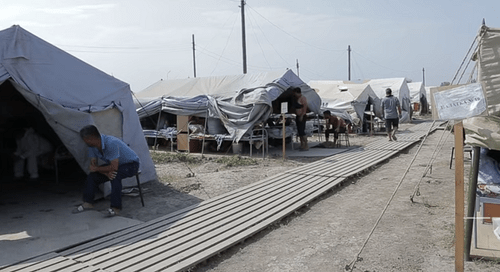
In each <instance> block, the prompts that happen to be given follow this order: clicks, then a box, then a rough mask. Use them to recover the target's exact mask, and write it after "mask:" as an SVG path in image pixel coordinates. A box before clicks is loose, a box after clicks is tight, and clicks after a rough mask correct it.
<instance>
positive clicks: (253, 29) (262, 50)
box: [248, 16, 272, 69]
mask: <svg viewBox="0 0 500 272" xmlns="http://www.w3.org/2000/svg"><path fill="white" fill-rule="evenodd" d="M248 18H249V19H250V20H248V22H249V23H250V24H251V25H252V26H253V24H252V19H254V18H253V16H248ZM251 29H252V33H253V35H254V37H255V40H256V41H257V44H258V45H259V48H260V51H261V52H262V57H263V58H264V60H265V61H266V63H267V66H269V69H272V68H271V64H269V61H268V60H267V57H266V53H265V52H264V49H263V48H262V45H261V44H260V40H259V38H258V37H257V34H256V33H255V28H254V27H251Z"/></svg>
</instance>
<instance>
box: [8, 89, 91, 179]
mask: <svg viewBox="0 0 500 272" xmlns="http://www.w3.org/2000/svg"><path fill="white" fill-rule="evenodd" d="M24 128H33V129H34V131H35V132H36V133H37V134H38V135H40V136H41V137H43V138H45V139H46V140H48V142H49V143H50V144H51V146H52V149H53V151H55V149H56V148H57V147H58V146H61V145H62V141H61V139H60V138H59V136H58V135H57V133H56V132H55V131H54V130H53V129H52V127H51V126H50V125H49V124H48V122H47V121H46V120H45V118H44V116H43V114H42V113H41V112H40V111H39V110H38V109H37V108H36V107H34V106H33V105H32V104H31V103H30V102H28V101H27V100H26V99H25V98H24V97H23V95H21V93H20V92H19V90H17V89H16V87H15V85H14V84H12V83H11V81H10V80H6V81H4V82H3V83H1V84H0V162H1V163H0V180H1V181H0V182H3V181H5V182H8V181H9V180H12V179H13V178H14V159H13V157H12V155H13V153H14V152H15V151H16V148H17V144H16V140H15V134H16V132H18V131H22V130H23V129H24ZM52 158H53V152H52V154H47V155H46V156H43V157H42V158H41V161H39V163H38V168H39V170H38V172H39V174H41V175H42V176H43V177H47V178H51V177H53V176H54V175H55V172H54V171H53V170H54V161H53V159H52ZM68 166H70V167H72V168H75V169H73V170H74V171H72V172H75V173H76V172H78V173H83V171H81V169H78V168H79V166H78V165H77V164H68ZM79 170H80V171H79Z"/></svg>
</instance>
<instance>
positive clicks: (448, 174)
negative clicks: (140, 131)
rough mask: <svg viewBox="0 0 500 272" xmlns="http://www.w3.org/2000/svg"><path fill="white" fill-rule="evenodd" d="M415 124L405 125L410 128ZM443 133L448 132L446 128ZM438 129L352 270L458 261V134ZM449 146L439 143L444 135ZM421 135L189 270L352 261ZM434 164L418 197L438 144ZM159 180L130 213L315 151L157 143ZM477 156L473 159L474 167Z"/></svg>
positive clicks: (174, 206) (441, 267)
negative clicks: (216, 149)
mask: <svg viewBox="0 0 500 272" xmlns="http://www.w3.org/2000/svg"><path fill="white" fill-rule="evenodd" d="M410 126H412V124H405V125H402V127H401V129H402V130H404V129H405V128H408V127H410ZM443 133H444V134H443ZM448 134H450V133H449V132H443V130H437V131H436V132H434V133H432V134H431V135H430V136H429V137H428V139H427V141H426V142H425V143H424V145H423V146H422V148H421V150H420V152H419V154H418V156H417V157H416V160H415V162H414V163H413V164H412V167H411V168H410V171H409V172H408V174H407V175H406V177H405V178H404V180H403V182H402V184H401V186H400V187H399V189H398V190H397V192H396V194H395V197H394V199H393V200H392V202H391V204H390V205H389V206H388V209H387V211H386V212H385V215H384V216H383V217H382V219H381V221H380V223H379V225H378V226H377V228H376V229H375V231H374V232H373V234H372V236H371V237H370V239H369V240H368V242H367V244H366V247H364V248H363V250H362V252H361V254H360V255H359V256H360V258H359V259H358V262H356V264H355V268H354V270H353V271H366V272H368V271H370V272H372V271H454V167H453V168H452V169H449V163H450V152H451V147H452V146H453V137H452V135H450V136H448V137H447V136H446V135H448ZM442 135H444V136H443V138H446V139H447V140H446V142H445V144H444V145H443V147H442V149H436V146H437V143H438V142H439V141H440V138H441V137H442ZM383 138H384V136H383V135H378V136H366V135H358V136H353V137H352V138H351V144H352V145H359V146H362V145H365V144H367V143H369V142H371V141H374V140H379V139H383ZM418 146H419V144H415V145H413V146H412V147H410V148H409V149H407V150H405V151H403V152H402V153H400V154H398V155H396V156H395V157H392V158H391V159H389V160H387V161H385V162H384V163H382V164H379V165H377V166H376V167H373V168H372V169H371V170H370V171H367V172H366V173H364V174H363V175H360V176H358V177H353V178H351V179H349V180H348V181H346V182H345V183H344V184H343V186H341V187H340V188H338V189H335V190H333V191H330V192H328V193H326V194H324V195H323V196H321V197H320V198H319V199H316V200H315V201H314V202H312V203H310V205H308V206H307V207H305V208H302V209H301V210H299V211H297V212H295V213H294V214H292V215H290V216H288V217H286V218H285V219H283V220H282V221H280V222H278V223H276V224H274V225H272V226H270V227H268V228H267V229H265V230H263V231H261V232H260V233H258V234H257V235H255V236H253V237H251V238H249V239H248V240H246V241H245V242H243V243H241V244H239V245H237V246H234V247H232V248H230V249H228V250H226V251H225V252H222V253H221V254H219V255H217V256H214V257H212V258H210V259H209V260H207V261H206V262H204V263H202V264H198V265H197V266H195V267H193V268H191V269H190V271H203V272H205V271H207V272H208V271H211V272H212V271H213V272H215V271H345V268H346V265H348V264H350V263H351V261H353V259H354V258H355V256H356V254H357V253H358V252H359V251H360V250H361V248H362V246H363V244H364V242H365V240H366V239H367V236H368V234H369V233H370V231H371V229H372V228H373V226H374V225H375V222H376V221H377V219H378V217H379V216H380V214H381V213H382V211H383V209H384V207H385V206H386V204H387V202H388V200H389V198H390V197H391V195H392V194H393V192H394V190H395V188H396V187H397V185H398V183H399V182H400V180H401V178H402V177H403V173H404V172H405V170H406V169H407V168H408V165H409V164H410V162H411V161H412V159H413V158H414V156H415V154H416V152H417V150H418ZM435 150H440V152H439V153H437V156H436V160H435V162H434V164H433V167H432V173H428V174H427V175H426V176H425V177H424V178H423V179H422V182H421V186H420V195H419V196H416V197H415V198H414V201H415V202H414V203H412V202H411V201H410V195H412V193H413V191H414V189H415V186H416V184H417V183H418V182H419V181H420V179H421V177H422V174H423V171H424V169H425V168H426V166H427V164H428V163H429V160H430V159H431V158H432V156H433V154H434V151H435ZM151 154H152V156H153V158H154V160H155V162H156V168H157V173H158V176H159V182H149V183H146V184H144V186H143V187H144V189H145V199H146V201H147V208H141V207H140V206H139V205H137V200H136V199H135V198H134V199H132V198H130V199H131V200H129V201H124V213H123V214H122V216H126V217H130V218H134V219H139V220H143V221H147V220H151V219H154V218H156V217H158V216H161V215H164V214H168V213H170V212H172V211H175V210H178V209H181V208H183V207H186V206H190V205H192V204H195V203H198V202H200V201H203V200H205V199H209V198H212V197H214V196H217V195H219V194H223V193H226V192H229V191H232V190H234V189H236V188H239V187H241V186H245V185H247V184H250V183H252V182H256V181H259V180H261V179H264V178H266V177H268V176H273V175H278V174H280V173H283V172H284V171H286V170H288V169H292V168H295V167H297V166H300V165H303V164H305V163H308V162H312V161H314V160H318V159H321V158H320V157H319V158H318V157H316V158H294V159H287V160H286V161H283V160H282V159H281V158H278V157H275V158H270V159H264V160H263V159H260V158H248V157H245V156H242V157H239V156H221V155H205V156H203V157H202V156H200V155H199V154H198V155H197V154H189V155H186V154H178V153H170V152H164V151H152V152H151ZM469 166H470V162H467V161H466V163H465V168H466V173H465V177H468V169H469ZM465 267H466V271H499V270H500V264H497V263H493V262H489V261H473V262H467V263H466V265H465Z"/></svg>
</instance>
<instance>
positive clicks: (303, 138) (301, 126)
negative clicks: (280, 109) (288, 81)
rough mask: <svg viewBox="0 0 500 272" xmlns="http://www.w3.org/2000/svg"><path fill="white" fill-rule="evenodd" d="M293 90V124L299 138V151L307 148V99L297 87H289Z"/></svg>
mask: <svg viewBox="0 0 500 272" xmlns="http://www.w3.org/2000/svg"><path fill="white" fill-rule="evenodd" d="M291 88H292V92H293V97H294V99H295V103H294V104H295V105H294V108H295V115H296V119H295V124H296V125H297V134H298V135H299V138H300V151H307V150H309V146H308V145H307V135H306V121H307V120H306V113H307V99H306V97H305V96H303V95H302V91H301V90H300V88H299V87H291Z"/></svg>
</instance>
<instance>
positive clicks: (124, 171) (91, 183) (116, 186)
mask: <svg viewBox="0 0 500 272" xmlns="http://www.w3.org/2000/svg"><path fill="white" fill-rule="evenodd" d="M138 170H139V163H138V162H131V163H125V164H121V165H119V166H118V171H117V173H116V177H115V178H114V179H113V180H109V178H108V177H107V176H106V175H104V174H101V173H99V172H92V173H90V174H89V175H88V176H87V180H86V182H85V189H84V191H83V201H85V202H87V203H94V195H95V190H96V189H97V188H98V187H97V186H98V185H99V184H101V183H104V182H106V181H108V180H109V181H111V195H110V197H111V199H110V202H111V205H110V206H111V207H112V208H116V209H121V208H122V179H124V178H128V177H132V176H134V175H135V174H137V172H138Z"/></svg>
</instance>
